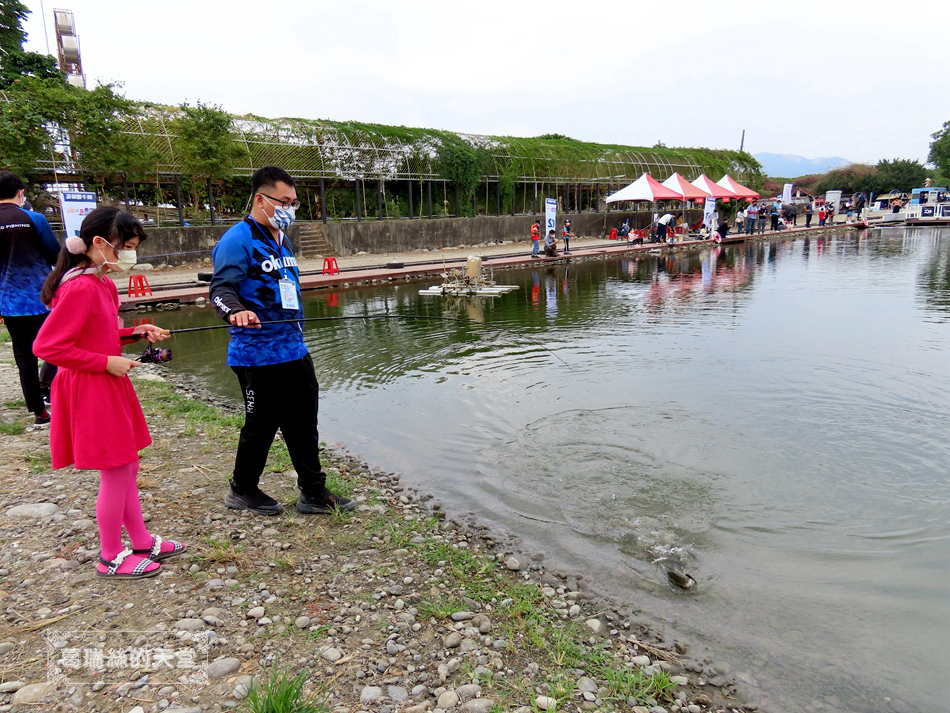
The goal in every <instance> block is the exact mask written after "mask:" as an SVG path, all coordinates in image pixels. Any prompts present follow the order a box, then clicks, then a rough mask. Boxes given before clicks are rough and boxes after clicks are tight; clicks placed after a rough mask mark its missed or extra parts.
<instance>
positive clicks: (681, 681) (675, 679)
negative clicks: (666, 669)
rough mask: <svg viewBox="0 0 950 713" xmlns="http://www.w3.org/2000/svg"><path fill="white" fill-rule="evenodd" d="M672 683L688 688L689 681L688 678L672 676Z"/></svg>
mask: <svg viewBox="0 0 950 713" xmlns="http://www.w3.org/2000/svg"><path fill="white" fill-rule="evenodd" d="M670 682H671V683H675V684H676V685H677V686H688V685H689V679H688V678H686V676H670Z"/></svg>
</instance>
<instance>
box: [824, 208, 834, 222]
mask: <svg viewBox="0 0 950 713" xmlns="http://www.w3.org/2000/svg"><path fill="white" fill-rule="evenodd" d="M834 224H835V207H834V206H833V205H831V203H829V204H828V205H827V206H826V207H825V225H834Z"/></svg>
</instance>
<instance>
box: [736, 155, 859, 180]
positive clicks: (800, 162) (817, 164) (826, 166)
mask: <svg viewBox="0 0 950 713" xmlns="http://www.w3.org/2000/svg"><path fill="white" fill-rule="evenodd" d="M753 156H754V157H755V160H756V161H758V162H759V163H761V164H762V169H763V170H764V171H765V174H766V175H768V176H779V177H784V178H796V177H798V176H807V175H808V174H810V173H825V172H826V171H830V170H831V169H833V168H841V167H842V166H847V165H848V164H850V163H852V162H851V161H849V160H848V159H846V158H841V157H840V156H831V157H830V158H805V157H804V156H794V155H792V154H787V153H757V154H753Z"/></svg>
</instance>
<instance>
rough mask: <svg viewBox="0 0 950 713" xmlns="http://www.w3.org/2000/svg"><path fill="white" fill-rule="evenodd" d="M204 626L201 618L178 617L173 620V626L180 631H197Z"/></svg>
mask: <svg viewBox="0 0 950 713" xmlns="http://www.w3.org/2000/svg"><path fill="white" fill-rule="evenodd" d="M204 626H205V623H204V622H203V621H201V619H179V620H178V621H176V622H175V628H176V629H181V630H182V631H199V630H201V629H203V628H204Z"/></svg>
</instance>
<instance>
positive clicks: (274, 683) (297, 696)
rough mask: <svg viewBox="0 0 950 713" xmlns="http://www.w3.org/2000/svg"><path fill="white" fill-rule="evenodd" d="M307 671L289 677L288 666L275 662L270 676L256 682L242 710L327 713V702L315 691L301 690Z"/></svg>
mask: <svg viewBox="0 0 950 713" xmlns="http://www.w3.org/2000/svg"><path fill="white" fill-rule="evenodd" d="M308 674H309V671H306V670H304V671H301V672H300V673H298V674H297V675H296V676H293V677H291V675H290V672H289V670H288V669H283V668H280V667H279V666H277V664H274V669H273V671H272V672H271V675H270V678H269V679H267V680H266V681H264V682H263V683H259V684H258V685H255V686H254V687H253V688H252V690H251V692H250V694H249V695H248V697H247V698H245V699H244V703H243V704H242V706H241V710H243V711H246V712H247V713H327V711H329V710H330V708H329V706H327V705H326V704H324V703H323V702H321V701H320V699H319V694H318V693H310V694H307V693H304V690H303V689H304V686H305V685H306V684H307V677H308Z"/></svg>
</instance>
